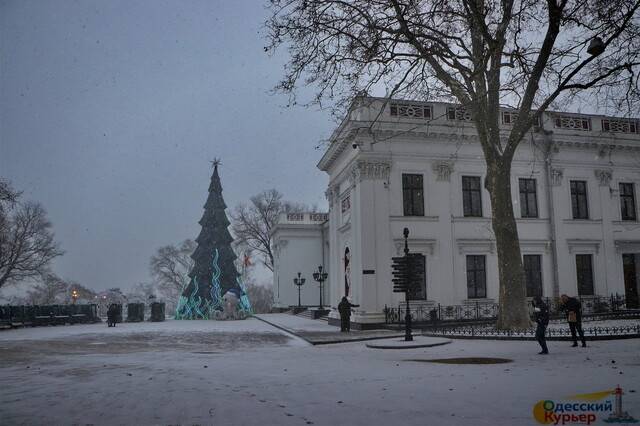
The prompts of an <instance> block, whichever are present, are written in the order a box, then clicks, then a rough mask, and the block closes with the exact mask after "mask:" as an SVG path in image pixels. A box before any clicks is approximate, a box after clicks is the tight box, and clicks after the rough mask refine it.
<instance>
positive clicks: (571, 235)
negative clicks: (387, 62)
mask: <svg viewBox="0 0 640 426" xmlns="http://www.w3.org/2000/svg"><path fill="white" fill-rule="evenodd" d="M516 114H517V111H513V110H506V109H505V110H504V111H502V125H503V128H504V130H505V132H506V131H507V130H508V128H509V125H510V123H511V122H513V120H514V117H515V116H516ZM639 124H640V123H639V121H638V120H637V119H621V118H611V117H603V116H597V115H585V114H575V113H561V112H547V113H545V114H544V116H543V118H542V120H541V122H539V123H537V124H536V126H534V128H533V129H532V130H531V131H530V133H529V135H528V136H527V137H526V139H525V140H524V141H523V142H522V143H521V145H520V147H519V148H518V151H517V153H516V155H515V158H514V161H513V165H512V175H511V179H512V182H511V184H512V185H511V186H512V192H513V197H512V199H513V205H514V211H515V214H516V217H517V223H518V231H519V236H520V243H521V250H522V255H523V263H524V267H525V272H526V278H527V293H528V296H530V297H531V296H533V295H538V294H540V295H542V296H545V297H557V296H558V295H560V294H562V293H567V294H570V295H580V296H582V297H589V296H609V295H611V294H619V295H623V296H626V297H627V299H628V300H629V301H630V302H629V303H637V299H638V276H639V275H640V221H639V215H638V195H637V188H638V185H640V135H639V133H638V126H639ZM318 167H319V168H320V169H321V170H323V171H325V172H326V173H327V174H328V175H329V188H328V190H327V198H328V200H329V213H328V222H326V223H325V222H320V223H316V224H314V223H312V222H304V221H303V222H304V223H301V224H300V225H302V227H301V228H300V229H299V230H298V231H296V230H295V229H293V227H294V225H293V224H292V221H291V220H287V218H286V217H282V220H281V221H280V222H279V224H278V226H276V228H275V230H274V242H275V243H276V247H278V244H279V241H280V243H282V240H289V241H290V242H289V244H288V245H286V244H284V245H283V244H280V246H279V255H278V256H279V257H278V259H277V263H278V262H283V263H281V264H278V265H277V266H276V272H275V280H276V283H278V282H280V283H281V282H282V280H283V277H282V276H280V275H279V273H280V272H282V271H284V272H285V275H286V278H284V279H285V280H288V281H291V278H293V275H292V274H293V272H297V271H294V269H296V266H294V265H291V264H288V260H287V259H289V258H290V257H291V256H297V257H298V258H299V259H306V258H307V255H306V250H307V248H306V246H304V245H303V244H302V242H301V240H302V239H304V238H305V235H308V236H309V238H310V239H309V240H308V242H309V244H310V245H313V246H314V249H313V253H311V249H309V250H310V251H309V254H308V257H312V258H314V261H312V262H311V263H310V264H309V266H311V267H312V268H313V267H314V265H315V263H318V261H317V260H315V259H319V258H321V259H322V263H323V264H324V265H325V267H326V268H327V269H328V271H329V276H328V280H327V287H328V288H327V290H326V291H327V294H326V296H325V297H326V300H327V302H326V305H328V306H330V307H331V308H333V309H334V311H333V312H332V313H331V314H330V318H331V319H335V318H337V317H338V315H337V312H335V308H336V307H337V305H338V303H339V302H340V299H341V298H342V296H344V295H347V296H349V297H350V298H351V300H352V301H353V302H354V303H357V304H359V305H360V308H357V309H356V310H355V314H354V315H353V316H352V321H353V322H354V323H355V324H354V326H355V327H367V326H368V325H371V324H378V323H382V322H384V308H385V306H396V307H397V306H399V305H401V304H403V300H404V294H402V293H394V292H393V286H392V281H391V280H392V267H391V266H392V260H391V259H392V257H394V256H400V255H402V254H403V248H404V239H403V229H404V228H405V227H406V228H408V229H409V249H410V251H411V252H414V253H420V254H422V256H423V260H424V268H425V279H424V282H423V285H422V291H421V292H419V293H418V294H416V295H415V297H414V299H415V300H412V301H411V304H412V306H415V305H417V306H424V307H426V308H428V307H430V306H436V305H437V304H442V305H456V304H467V303H476V302H478V301H480V302H486V303H492V302H496V301H497V298H498V265H497V253H496V248H495V238H494V235H493V231H492V227H491V218H490V215H491V206H490V201H489V196H488V193H487V192H486V190H485V189H484V187H483V179H484V177H485V174H486V166H485V161H484V158H483V154H482V150H481V148H480V144H479V142H478V138H477V135H476V132H475V128H474V126H473V123H472V122H470V118H469V115H468V114H467V113H466V112H465V111H464V110H463V109H461V108H460V107H457V106H456V105H452V104H445V103H437V102H430V103H422V102H408V101H389V100H384V99H378V98H359V99H357V100H356V101H354V103H353V105H352V107H351V110H350V113H349V115H348V116H347V117H346V119H345V120H344V121H343V122H342V123H341V124H340V126H339V127H338V128H337V129H336V130H335V132H334V133H333V135H332V137H331V141H330V145H329V147H328V149H327V151H326V152H325V154H324V156H323V157H322V159H321V160H320V162H319V164H318ZM314 229H315V231H312V230H314ZM286 232H289V233H290V234H288V235H287V236H286V238H285V237H284V236H285V233H286ZM291 232H292V233H291ZM312 232H315V234H314V235H313V236H311V235H310V233H312ZM294 235H297V236H294ZM298 239H300V241H298ZM294 240H295V243H294ZM303 246H304V247H305V248H303ZM290 250H293V251H295V253H293V254H292V253H287V251H290ZM285 261H286V263H287V264H286V266H285ZM300 262H302V260H300V261H299V262H298V263H300ZM291 268H293V269H291ZM307 269H308V268H307ZM310 278H311V277H309V276H307V283H309V282H313V280H312V279H310ZM314 284H315V283H314ZM280 285H281V284H280ZM316 289H317V286H316ZM290 291H291V292H292V294H293V293H295V292H296V289H295V286H294V285H293V284H290ZM291 300H293V299H292V298H291V297H289V298H288V299H286V300H285V299H284V298H283V299H282V301H283V302H285V303H288V304H290V305H294V304H295V303H292V302H290V301H291ZM295 300H296V301H297V293H296V299H295ZM634 301H635V302H634ZM316 304H317V303H316Z"/></svg>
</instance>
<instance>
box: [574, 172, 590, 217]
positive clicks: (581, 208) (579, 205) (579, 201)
mask: <svg viewBox="0 0 640 426" xmlns="http://www.w3.org/2000/svg"><path fill="white" fill-rule="evenodd" d="M579 186H580V187H579ZM569 188H570V191H571V216H572V218H573V219H589V194H588V186H587V181H586V180H572V181H569Z"/></svg>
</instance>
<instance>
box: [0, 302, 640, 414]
mask: <svg viewBox="0 0 640 426" xmlns="http://www.w3.org/2000/svg"><path fill="white" fill-rule="evenodd" d="M270 315H271V314H270ZM273 315H276V314H273ZM261 317H262V318H263V319H265V320H268V319H269V315H267V316H264V315H263V316H261ZM265 317H266V318H265ZM280 318H281V320H284V321H288V322H290V324H289V325H288V327H289V329H291V330H294V331H296V332H297V333H299V332H301V331H305V330H306V331H308V332H314V333H322V332H335V328H331V326H328V325H327V324H326V323H323V322H321V321H313V320H309V319H305V318H297V317H292V318H282V317H280ZM273 319H274V321H273V323H276V322H277V321H275V319H276V317H273ZM323 327H327V328H323ZM358 333H360V332H358V331H352V333H351V334H353V335H357V334H358ZM366 343H367V342H365V341H354V342H350V343H342V344H334V345H318V346H313V345H311V344H309V343H307V342H306V341H304V340H303V339H301V338H299V337H297V336H294V335H292V334H290V333H288V332H286V331H284V330H282V329H279V328H276V327H274V326H272V325H270V324H268V323H266V322H264V321H261V320H259V319H257V318H252V319H248V320H244V321H172V320H168V321H165V322H161V323H150V322H145V323H125V324H119V325H118V326H117V327H115V328H109V327H107V325H106V324H104V323H103V324H93V325H75V326H62V327H60V326H59V327H41V328H32V329H18V330H7V331H3V332H0V383H1V386H0V389H1V390H0V424H3V425H19V424H27V425H40V424H42V425H44V424H46V425H52V424H55V425H66V424H95V425H155V424H158V425H177V424H180V425H192V424H199V425H301V424H316V425H329V424H331V425H346V424H349V425H383V424H385V425H388V424H393V425H414V424H415V425H495V424H505V425H528V424H532V425H535V424H539V423H538V422H537V421H536V420H535V418H534V417H533V409H534V406H535V405H536V404H537V403H538V402H540V401H543V400H552V401H565V398H566V397H568V396H572V395H577V394H589V393H597V392H603V391H609V390H613V389H614V388H615V387H616V386H617V385H620V387H621V388H622V389H623V390H624V392H625V394H624V395H623V404H624V409H625V410H626V411H629V414H631V415H632V416H634V417H635V418H636V419H640V341H639V340H638V339H624V340H606V341H593V342H589V346H588V347H587V348H580V347H578V348H572V347H569V344H568V343H567V342H561V341H552V342H549V350H550V352H551V354H550V355H548V356H541V355H538V354H537V352H538V351H539V347H538V345H537V343H536V342H533V341H493V340H457V339H452V342H451V343H450V344H446V345H441V346H434V347H429V348H418V349H403V350H380V349H373V348H369V347H367V346H366ZM462 357H465V358H472V357H473V358H484V357H486V358H503V359H506V360H511V362H508V363H502V364H457V365H451V364H445V363H440V362H429V361H433V360H438V359H448V360H450V359H452V358H462ZM613 399H614V398H613V396H611V397H605V398H604V399H602V400H601V401H599V402H605V401H613ZM574 402H575V401H574ZM614 405H615V404H614ZM574 414H578V413H574ZM605 414H606V415H608V414H609V413H608V412H607V413H603V412H600V413H597V415H598V422H599V423H601V420H602V418H606V416H605ZM576 418H578V417H576Z"/></svg>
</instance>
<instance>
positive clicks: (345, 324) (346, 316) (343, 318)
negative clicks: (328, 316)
mask: <svg viewBox="0 0 640 426" xmlns="http://www.w3.org/2000/svg"><path fill="white" fill-rule="evenodd" d="M358 306H360V305H354V304H353V303H351V302H349V299H347V297H346V296H345V297H343V298H342V302H340V303H338V312H339V313H340V331H342V332H348V331H350V328H351V308H357V307H358Z"/></svg>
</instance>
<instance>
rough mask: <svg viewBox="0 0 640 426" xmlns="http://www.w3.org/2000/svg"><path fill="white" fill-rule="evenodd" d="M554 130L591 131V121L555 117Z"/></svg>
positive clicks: (583, 118)
mask: <svg viewBox="0 0 640 426" xmlns="http://www.w3.org/2000/svg"><path fill="white" fill-rule="evenodd" d="M554 125H555V127H556V129H567V130H591V120H590V119H589V118H587V117H569V116H566V115H562V116H560V115H557V116H555V119H554Z"/></svg>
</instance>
